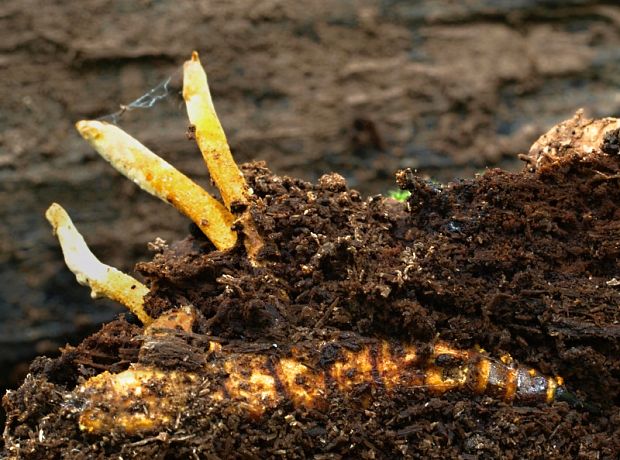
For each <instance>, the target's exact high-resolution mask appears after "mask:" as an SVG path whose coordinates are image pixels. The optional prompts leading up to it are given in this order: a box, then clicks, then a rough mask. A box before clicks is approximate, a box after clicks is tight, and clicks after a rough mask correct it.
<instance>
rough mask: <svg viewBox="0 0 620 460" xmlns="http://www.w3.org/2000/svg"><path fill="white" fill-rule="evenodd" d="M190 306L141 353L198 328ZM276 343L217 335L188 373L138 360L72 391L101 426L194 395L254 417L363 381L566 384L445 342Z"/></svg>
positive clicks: (325, 400)
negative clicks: (239, 341) (255, 344)
mask: <svg viewBox="0 0 620 460" xmlns="http://www.w3.org/2000/svg"><path fill="white" fill-rule="evenodd" d="M193 314H194V312H193V311H192V310H191V309H190V308H186V309H183V310H178V311H172V312H169V313H166V314H165V315H163V316H161V317H160V318H158V319H157V320H155V321H154V322H153V323H152V325H151V326H150V327H149V328H148V329H147V331H146V336H145V340H144V343H143V345H142V349H141V352H140V353H141V355H142V357H143V358H144V357H145V356H146V355H148V353H149V351H150V350H153V348H154V347H159V351H158V353H164V354H166V352H165V351H164V350H162V348H164V349H165V347H167V346H168V347H169V346H171V343H172V342H169V341H168V339H174V338H175V337H178V336H179V332H178V330H179V329H184V330H185V331H186V332H190V331H191V326H192V322H193V319H192V318H193ZM175 324H176V325H177V326H178V327H177V328H174V325H175ZM162 328H166V329H162ZM168 328H170V329H168ZM181 336H182V333H181ZM272 350H278V351H277V352H274V351H272V352H265V351H263V352H243V351H238V350H235V347H234V346H232V345H227V346H222V345H221V344H220V343H218V342H215V341H210V342H208V346H207V347H206V349H205V351H204V356H202V361H203V364H202V366H200V368H199V369H197V370H192V371H191V372H185V371H180V370H168V371H163V370H161V369H158V368H157V367H155V366H153V365H150V364H146V363H142V362H138V363H136V364H134V365H132V367H130V368H129V369H128V370H126V371H123V372H120V373H118V374H111V373H109V372H104V373H102V374H99V375H98V376H96V377H93V378H91V379H89V380H88V381H87V382H85V383H84V384H82V385H80V386H79V387H78V388H76V390H75V391H74V394H73V397H74V398H75V399H76V400H79V401H80V406H81V407H82V409H81V413H80V418H79V423H80V428H81V429H82V430H84V431H87V432H90V433H100V434H103V433H107V432H111V431H119V430H120V431H123V432H125V433H128V434H136V433H143V432H149V431H153V430H161V429H165V428H169V427H170V426H171V424H173V423H174V421H175V420H176V419H177V417H179V415H180V414H181V413H182V411H183V409H182V408H183V407H185V403H186V402H187V400H188V398H192V397H195V396H196V395H197V394H200V395H201V397H203V398H208V399H210V400H211V401H212V402H213V403H214V404H215V403H217V402H218V401H223V400H226V401H229V402H232V403H235V404H236V405H237V407H238V409H239V410H240V411H242V412H245V413H246V414H247V415H248V416H251V417H255V418H257V417H260V416H261V415H263V413H264V412H265V411H267V410H270V409H274V408H276V407H278V406H280V405H283V404H292V405H293V406H294V407H297V408H303V409H315V410H325V409H326V408H328V406H329V401H330V399H331V398H332V397H333V396H334V395H335V394H338V395H340V396H343V397H345V398H346V397H347V396H348V395H353V394H357V395H359V391H357V390H359V389H363V388H366V389H369V388H375V389H382V390H384V391H385V393H386V394H387V395H388V396H389V394H390V393H393V392H397V391H400V392H403V391H404V392H406V391H413V390H415V389H420V388H424V389H426V390H427V391H429V392H430V393H434V394H442V393H445V392H448V391H453V390H460V391H463V392H469V393H470V394H474V395H489V396H492V397H494V398H496V399H497V400H500V401H505V402H512V401H517V402H521V403H544V402H546V403H552V402H553V401H555V400H556V399H558V397H559V396H560V395H561V394H562V392H564V391H565V390H564V387H563V386H562V384H563V382H562V379H561V378H559V377H548V376H544V375H542V374H541V373H540V372H538V371H536V370H535V369H532V368H528V367H524V366H517V365H514V364H513V363H512V361H511V360H508V359H503V360H496V359H493V358H491V357H489V356H487V355H485V354H484V353H482V352H479V351H474V350H458V349H455V348H452V347H450V346H449V345H448V344H446V343H442V342H437V343H435V344H433V345H431V346H427V347H423V348H420V347H416V346H414V345H410V344H402V343H396V342H390V341H386V340H369V339H363V338H360V337H351V336H350V337H347V339H346V340H331V341H318V340H317V341H310V342H303V343H300V344H297V345H295V346H293V347H292V348H290V349H289V350H287V351H283V350H280V349H279V347H278V348H273V349H272ZM309 350H310V352H309ZM309 353H310V354H312V355H313V356H316V357H318V358H314V359H313V358H311V357H310V356H309ZM194 360H195V358H194ZM145 361H148V359H146V360H145ZM207 382H208V384H207ZM366 393H367V394H364V396H363V397H361V398H359V403H360V404H362V405H366V404H368V403H369V402H370V400H371V398H372V391H370V392H366ZM137 408H138V409H139V410H137Z"/></svg>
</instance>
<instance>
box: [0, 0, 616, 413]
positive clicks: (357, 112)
mask: <svg viewBox="0 0 620 460" xmlns="http://www.w3.org/2000/svg"><path fill="white" fill-rule="evenodd" d="M0 3H1V5H0V38H1V40H0V80H1V81H2V82H3V84H2V85H0V100H2V110H0V279H2V283H0V390H2V389H3V388H4V387H9V388H15V387H16V386H17V385H18V384H19V382H20V381H21V379H23V377H24V376H25V370H26V369H27V363H28V362H29V361H31V359H32V358H33V357H34V356H36V355H39V354H47V355H54V354H56V353H57V350H58V347H59V346H62V345H63V344H64V343H66V342H69V343H72V344H74V345H75V344H77V343H79V341H80V340H81V339H82V338H83V337H84V336H86V335H88V334H89V333H91V332H92V331H93V330H95V329H97V328H98V327H99V324H100V323H101V322H105V321H108V320H110V319H111V318H113V317H114V316H115V315H116V314H117V313H118V312H119V311H120V309H119V308H118V307H116V306H114V305H113V304H111V303H106V302H103V303H98V304H95V305H93V303H92V302H91V300H90V299H89V295H88V292H87V290H86V289H84V288H82V287H80V286H78V285H77V284H76V283H75V280H74V277H73V276H72V275H71V274H70V273H69V272H68V271H67V270H66V269H65V267H64V263H63V260H62V255H61V253H60V251H59V249H58V245H57V243H56V241H55V239H54V238H53V236H52V235H51V232H50V229H49V225H48V224H47V222H46V221H45V219H44V218H43V214H44V211H45V209H46V208H47V206H48V205H49V204H50V203H51V202H53V201H56V202H59V203H61V204H62V205H63V206H64V207H65V208H66V209H68V210H69V211H70V213H71V215H72V216H74V218H75V219H76V222H78V223H79V226H80V229H81V230H82V232H83V233H84V235H85V237H86V239H87V241H88V242H89V244H91V246H92V247H93V250H94V251H95V253H96V254H98V255H100V257H102V259H103V260H104V261H105V262H106V263H109V264H111V265H114V266H117V267H119V268H121V269H123V270H130V269H131V268H132V266H133V264H134V263H135V261H136V260H148V258H149V257H150V254H149V253H148V251H147V249H146V245H145V242H146V241H152V240H154V239H155V237H157V236H159V237H161V238H163V239H165V240H168V241H172V240H174V239H178V238H179V235H182V234H184V233H185V232H186V231H187V221H186V220H184V219H183V218H182V217H180V216H177V215H176V213H175V211H174V210H173V209H168V208H162V207H161V204H160V203H159V202H158V201H157V200H155V199H153V198H151V197H149V196H146V195H145V194H142V193H141V192H140V191H139V190H138V189H137V188H136V187H135V186H134V185H133V184H131V183H129V182H127V181H125V179H124V178H122V177H121V176H120V175H118V174H117V173H116V172H115V171H113V170H112V169H111V168H109V167H108V165H106V164H105V163H104V162H103V161H101V159H100V158H99V157H98V156H97V155H96V153H95V152H93V151H92V149H91V148H90V147H89V146H88V145H87V144H86V143H85V142H84V141H83V140H82V139H80V138H79V136H78V135H77V133H76V132H75V130H74V128H73V123H74V122H76V121H77V120H80V119H83V118H93V117H99V116H102V115H105V114H108V113H110V112H113V111H115V110H117V108H118V106H119V104H126V103H128V102H129V101H132V100H134V99H136V98H138V97H139V96H140V95H142V94H144V93H145V92H146V91H148V89H149V88H153V87H155V86H156V85H157V84H159V83H160V82H161V81H163V80H164V79H165V78H166V77H168V76H169V75H171V74H173V73H175V72H176V71H177V70H178V68H179V65H180V64H181V63H182V62H183V61H184V60H185V59H187V57H188V55H189V53H190V52H191V50H193V49H196V50H198V51H199V52H200V53H201V57H202V59H203V60H204V62H206V64H207V66H208V72H209V78H210V84H211V87H212V90H213V93H214V98H215V100H216V105H217V109H218V113H219V114H220V117H221V119H222V122H223V125H224V127H225V129H226V131H227V134H228V138H229V140H230V143H231V145H232V147H233V151H234V154H235V157H236V158H237V159H238V160H240V161H249V160H255V159H260V160H266V161H267V162H268V164H269V166H270V168H272V169H273V171H275V172H276V173H277V174H281V175H282V174H288V175H292V176H295V177H299V178H303V179H305V180H310V181H314V182H315V181H316V180H317V179H318V178H319V177H320V176H321V175H322V174H323V173H325V172H328V171H336V172H338V173H340V174H342V175H343V176H344V177H345V178H346V179H347V181H348V183H349V185H350V186H352V187H354V188H356V189H358V190H359V191H360V192H361V193H363V194H365V195H369V194H376V193H384V192H386V191H387V190H388V189H390V188H393V187H394V182H393V173H394V172H395V171H396V170H398V169H401V168H405V167H411V168H417V169H418V170H419V171H420V172H421V173H422V174H425V175H428V176H431V177H433V178H435V179H438V180H441V181H442V182H447V181H449V180H452V179H453V178H454V177H464V178H466V177H469V178H471V177H472V176H473V174H474V173H475V172H479V171H480V170H482V169H483V168H484V167H486V166H501V167H502V168H504V169H508V170H513V171H516V170H518V169H519V164H518V163H519V162H518V161H517V160H516V153H519V152H524V151H526V150H527V149H528V148H529V146H530V145H531V143H532V142H533V141H534V140H535V139H536V137H537V136H538V135H539V133H541V132H544V131H545V130H547V129H548V128H549V127H551V126H552V125H554V124H555V123H557V122H559V121H561V120H564V119H566V118H568V117H570V116H571V115H572V113H573V112H574V111H575V110H576V109H577V108H579V107H585V108H586V109H587V110H588V112H589V113H590V114H591V115H593V116H597V117H600V116H610V115H615V116H617V115H618V114H620V101H619V100H618V98H617V88H618V75H620V59H618V50H620V28H619V27H618V24H619V23H620V22H619V21H620V19H619V18H620V6H618V5H617V2H616V1H614V0H612V1H593V0H571V1H566V0H546V1H545V2H539V1H535V0H521V1H519V2H513V1H505V0H471V1H468V2H454V1H436V0H428V1H426V0H424V1H417V2H410V1H402V0H361V1H356V2H342V1H341V0H315V1H313V2H312V4H311V5H308V4H297V3H295V2H282V1H274V0H268V1H261V2H260V4H257V3H256V2H255V1H251V0H230V1H227V2H214V1H210V2H206V1H205V2H198V3H197V2H194V1H189V0H176V1H151V0H128V1H123V2H109V1H102V0H82V1H80V2H66V1H40V0H3V1H2V2H0ZM134 115H135V116H134ZM123 123H124V125H123V126H124V127H125V128H126V129H128V130H129V132H131V133H134V134H135V135H136V136H138V137H139V138H140V139H141V140H142V141H143V142H145V143H146V144H147V145H149V146H150V147H152V148H154V149H155V150H156V151H157V153H159V154H161V155H163V156H165V157H166V159H168V160H169V161H170V162H171V163H173V164H175V165H176V166H177V167H179V168H180V169H182V170H183V171H184V172H186V173H188V174H190V175H191V176H192V177H193V178H197V179H198V180H201V181H202V183H204V184H208V177H207V174H206V170H205V168H204V165H203V163H202V161H201V160H200V154H199V153H198V152H197V151H196V149H195V146H194V144H193V143H191V142H187V141H186V139H185V136H184V132H185V129H186V117H185V115H184V113H183V106H182V104H176V101H173V98H171V97H169V98H167V99H166V100H164V101H162V102H161V103H159V104H157V105H156V106H155V107H154V109H151V110H143V111H135V112H134V113H133V114H128V115H127V116H126V117H125V118H124V119H123ZM0 419H1V415H0Z"/></svg>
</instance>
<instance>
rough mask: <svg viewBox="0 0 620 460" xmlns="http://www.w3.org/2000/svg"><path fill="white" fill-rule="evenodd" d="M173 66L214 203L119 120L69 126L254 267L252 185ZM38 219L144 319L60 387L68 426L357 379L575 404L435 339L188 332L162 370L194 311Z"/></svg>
mask: <svg viewBox="0 0 620 460" xmlns="http://www.w3.org/2000/svg"><path fill="white" fill-rule="evenodd" d="M184 72H185V74H184V89H183V95H184V98H185V101H186V104H187V110H188V114H189V118H190V121H191V123H192V124H193V126H194V128H195V133H196V138H197V141H198V144H199V147H200V149H201V151H202V153H203V156H204V158H205V161H206V163H207V166H208V168H209V171H210V173H211V175H212V178H213V179H214V182H215V183H216V186H217V187H218V188H219V190H220V192H221V194H222V197H223V201H224V203H223V204H221V203H219V202H218V201H217V200H216V199H215V198H213V197H211V196H210V195H209V194H208V193H207V192H206V191H204V190H202V189H201V188H200V187H199V186H198V185H196V184H195V183H194V182H192V181H191V180H190V179H189V178H187V177H186V176H184V175H183V174H181V173H180V172H179V171H177V170H176V169H174V168H173V167H172V166H171V165H169V164H168V163H166V162H165V161H163V160H162V159H161V158H159V157H157V156H156V155H155V154H154V153H153V152H151V151H150V150H148V149H147V148H146V147H145V146H143V145H142V144H140V143H139V142H138V141H137V140H135V139H133V138H132V137H131V136H130V135H128V134H127V133H124V132H123V131H122V130H120V128H117V127H115V126H112V125H109V124H105V123H102V122H97V121H82V122H79V123H78V124H77V127H78V130H79V131H80V133H81V134H82V135H83V136H84V137H85V138H86V139H87V140H88V141H89V142H90V143H91V144H92V145H93V146H94V147H95V149H96V150H97V151H98V152H99V153H100V154H101V155H102V156H103V157H104V158H106V159H107V160H108V161H109V162H110V163H111V164H112V165H113V166H114V167H115V168H116V169H118V170H119V171H120V172H121V173H123V174H124V175H126V176H127V177H129V178H130V179H131V180H133V181H134V182H136V183H137V184H138V185H139V186H140V187H142V188H143V189H144V190H146V191H148V192H149V193H152V194H154V195H156V196H158V197H159V198H161V199H162V200H164V201H167V202H170V203H171V204H173V205H174V206H175V207H176V208H177V209H178V210H179V211H181V212H182V213H184V214H185V215H187V216H188V217H190V218H191V219H192V220H193V221H194V222H195V223H196V224H197V225H198V226H199V227H200V228H201V229H202V231H203V232H204V233H205V235H206V236H207V237H208V238H209V239H210V240H211V241H212V242H213V244H214V246H215V247H216V248H217V249H219V250H222V251H225V250H229V249H232V248H233V247H234V246H235V244H236V241H237V237H238V236H241V237H243V243H244V246H245V249H246V253H247V257H248V260H249V261H250V263H251V264H252V265H253V266H254V267H256V266H260V265H261V260H260V249H261V248H262V247H263V240H262V237H261V235H260V234H259V232H258V231H257V229H256V225H255V222H254V221H253V218H252V215H251V214H250V207H251V200H250V196H251V190H250V189H249V187H248V186H247V184H246V183H245V179H244V178H243V176H242V174H241V173H240V171H239V169H238V167H237V165H236V164H235V163H234V160H233V158H232V155H231V153H230V148H229V146H228V143H227V141H226V137H225V134H224V131H223V129H222V127H221V124H220V122H219V120H218V119H217V115H216V113H215V109H214V107H213V103H212V100H211V96H210V94H209V89H208V85H207V80H206V74H205V73H204V70H203V69H202V67H201V66H200V61H199V60H198V55H197V54H196V53H194V54H193V55H192V58H191V60H190V61H188V62H187V63H186V64H185V66H184ZM595 123H597V125H596V127H595V128H596V129H595V128H594V127H593V128H592V133H594V134H592V135H591V136H589V137H588V139H586V140H585V141H584V142H583V145H582V147H583V149H585V150H587V151H588V152H594V151H595V150H596V149H597V148H598V147H596V146H595V145H593V144H592V143H593V142H594V141H597V142H598V140H599V138H600V137H601V136H603V134H604V133H605V131H606V130H608V128H610V127H611V128H614V127H617V126H618V123H619V122H618V121H617V120H613V119H608V120H606V121H605V120H603V122H595ZM597 145H598V144H597ZM561 153H562V152H561V149H559V150H557V151H555V150H554V151H547V150H544V151H541V152H540V155H538V157H540V158H538V159H537V160H536V161H535V162H534V161H533V162H532V163H533V164H536V165H538V164H542V163H541V162H540V161H538V160H540V159H541V158H542V160H548V161H549V162H553V161H556V159H557V157H558V155H560V154H561ZM47 217H48V219H49V220H50V223H51V224H52V226H53V228H54V231H55V233H56V235H57V236H58V239H59V241H60V244H61V247H62V250H63V253H64V254H65V260H66V262H67V265H68V266H69V268H70V269H71V270H72V271H73V272H74V273H75V275H76V277H77V278H78V281H79V282H80V283H82V284H86V285H88V286H90V287H91V289H92V290H93V293H94V294H96V295H103V296H106V297H109V298H111V299H113V300H116V301H119V302H120V303H122V304H124V305H125V306H127V307H128V308H129V309H130V310H131V311H132V312H134V313H135V314H136V315H137V316H138V318H139V319H140V320H141V321H142V323H143V324H144V326H145V330H144V337H143V339H144V342H143V344H142V346H141V349H140V354H139V359H138V361H137V362H136V363H133V364H131V365H130V367H129V368H128V369H127V370H125V371H122V372H119V373H116V374H113V373H110V372H108V371H106V372H103V373H101V374H99V375H96V376H94V377H91V378H90V379H88V380H86V381H85V382H84V383H81V384H80V385H78V386H77V387H76V388H75V389H74V390H73V391H71V392H70V394H69V395H68V398H67V399H68V401H69V402H70V404H68V407H69V406H70V407H72V408H74V410H77V412H78V418H79V426H80V428H81V429H82V430H83V431H85V432H89V433H94V434H101V435H105V434H107V433H110V432H115V431H122V432H124V433H127V434H135V433H143V432H151V431H155V430H160V429H167V428H171V429H174V424H175V423H177V421H178V419H179V417H181V416H182V413H183V407H187V406H186V404H188V403H189V402H191V401H192V398H198V399H200V400H202V399H205V400H208V401H209V402H210V403H212V404H213V406H216V405H217V404H218V402H220V401H221V402H225V401H229V402H235V403H236V407H237V408H238V409H239V410H240V411H242V412H245V413H246V414H248V415H249V416H252V417H260V416H261V415H262V414H263V413H265V412H266V411H268V410H270V409H274V408H276V407H278V406H279V405H284V404H291V405H293V406H294V407H297V408H300V409H308V410H323V409H325V408H326V407H328V406H329V403H330V401H331V400H332V396H333V395H335V394H338V395H342V396H343V397H345V398H347V397H349V396H351V397H353V396H352V395H359V394H364V391H363V389H365V388H366V389H371V391H370V395H366V396H363V397H358V398H357V400H358V401H359V402H360V404H362V405H364V404H367V403H368V401H369V398H370V397H372V393H373V391H372V389H376V390H381V392H382V393H383V394H385V395H387V397H389V395H390V394H393V393H395V392H408V391H413V390H415V389H419V388H424V389H426V390H427V391H429V392H432V393H438V394H441V393H445V392H448V391H452V390H461V391H463V392H469V393H470V394H474V395H489V396H492V397H494V398H496V399H497V400H499V401H504V402H512V401H518V402H523V403H540V402H545V403H552V402H554V401H556V400H560V399H561V400H567V401H572V402H573V403H574V402H576V399H575V398H574V396H573V395H572V394H571V393H569V392H568V391H566V389H565V388H564V386H563V382H562V379H561V378H559V377H549V376H545V375H543V374H541V373H540V372H538V371H537V370H535V369H532V368H528V367H523V366H518V365H515V364H514V363H512V360H510V359H509V358H507V357H504V359H500V360H495V359H493V358H491V357H489V356H487V355H486V354H484V353H482V352H480V351H476V350H459V349H455V348H453V347H451V346H450V345H449V344H447V343H444V342H435V343H433V344H431V345H427V346H424V347H418V346H414V345H412V344H403V343H396V342H394V341H389V340H378V339H362V338H360V337H354V336H349V337H348V338H347V339H346V340H344V339H335V340H331V341H329V340H327V341H325V340H323V341H319V340H316V341H310V342H301V343H297V344H295V345H293V346H289V347H287V346H284V345H283V346H279V347H276V348H272V349H270V350H269V351H265V350H264V349H263V350H262V351H247V350H248V348H247V347H239V346H237V347H235V346H234V344H233V343H231V344H228V345H223V344H221V343H219V342H217V341H214V340H203V339H204V337H203V338H201V339H200V340H202V342H201V341H200V340H199V342H200V343H201V344H205V343H206V344H207V345H206V346H204V347H202V345H201V348H198V352H197V353H196V347H195V346H193V348H191V351H192V353H193V354H194V355H196V356H194V358H193V361H192V366H190V367H189V368H188V366H187V365H186V364H187V363H186V362H185V360H186V359H187V358H188V356H189V355H184V354H183V353H181V361H180V363H179V364H181V363H183V365H179V366H178V367H174V366H172V368H169V367H167V368H162V367H161V365H160V364H161V363H160V362H159V361H158V360H157V359H152V358H153V354H155V356H157V354H158V353H160V354H161V353H163V354H164V355H165V354H166V352H169V353H168V355H166V356H168V357H169V356H172V355H174V350H178V349H175V348H174V347H175V346H178V345H179V343H180V342H179V341H181V342H182V341H183V334H186V336H188V337H190V336H191V337H196V336H197V334H195V333H194V332H193V331H192V326H193V324H194V321H195V319H196V315H197V314H198V313H197V312H196V311H194V310H193V309H192V308H190V307H186V308H181V309H178V310H175V311H171V312H167V313H164V314H163V315H161V316H160V317H159V318H156V319H154V318H153V317H151V316H150V315H149V313H148V312H147V311H145V309H144V296H146V294H147V293H148V292H149V290H148V287H146V286H145V285H143V284H141V283H140V282H139V281H137V280H135V279H134V278H133V277H131V276H129V275H126V274H124V273H121V272H119V271H118V270H116V269H114V268H112V267H108V266H107V265H104V264H102V263H101V262H99V261H98V260H97V259H96V258H95V256H94V255H93V254H92V253H91V252H90V250H89V249H88V247H87V246H86V243H85V242H84V239H83V238H82V236H81V235H80V234H79V233H78V231H77V229H76V228H75V227H74V225H73V223H72V222H71V219H70V218H69V216H68V215H67V213H66V212H65V211H64V210H63V209H62V208H61V207H60V206H59V205H56V204H54V205H52V206H51V207H50V209H49V210H48V213H47ZM235 223H236V224H237V225H233V224H235ZM351 337H353V339H352V338H351ZM175 344H176V345H175ZM185 346H186V347H187V346H188V344H187V343H185ZM268 348H269V347H268ZM243 350H245V351H243Z"/></svg>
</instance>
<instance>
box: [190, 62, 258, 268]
mask: <svg viewBox="0 0 620 460" xmlns="http://www.w3.org/2000/svg"><path fill="white" fill-rule="evenodd" d="M183 99H185V105H186V107H187V115H188V118H189V121H190V123H191V124H192V126H193V128H194V130H195V131H194V132H195V136H196V142H197V143H198V148H199V149H200V151H201V152H202V156H203V158H204V161H205V163H206V164H207V168H208V169H209V173H210V174H211V178H212V179H213V182H214V183H215V185H216V186H217V188H218V189H219V191H220V193H221V194H222V200H223V201H224V204H225V205H226V207H227V208H228V209H229V210H230V211H231V212H232V213H233V214H235V216H237V217H238V219H237V220H238V222H239V223H240V224H241V226H242V230H243V233H244V235H245V241H244V243H245V247H246V251H247V253H248V257H249V259H250V262H252V263H253V264H254V265H257V264H258V262H257V255H258V252H259V251H260V249H261V248H262V247H263V240H262V238H261V236H260V235H259V233H258V230H257V229H256V225H255V223H254V220H253V219H252V216H251V215H250V212H249V205H250V198H249V197H250V194H251V191H250V188H249V187H248V184H247V183H246V181H245V178H244V177H243V174H241V170H240V169H239V167H238V166H237V163H235V160H234V158H233V156H232V153H231V151H230V147H229V145H228V141H227V140H226V134H225V132H224V129H223V128H222V124H221V123H220V120H219V119H218V117H217V113H216V112H215V107H214V106H213V100H212V99H211V92H210V91H209V84H208V82H207V74H206V72H205V70H204V69H203V67H202V65H201V64H200V59H199V58H198V53H197V52H196V51H194V52H193V53H192V57H191V59H190V60H188V61H186V62H185V64H184V65H183Z"/></svg>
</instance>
